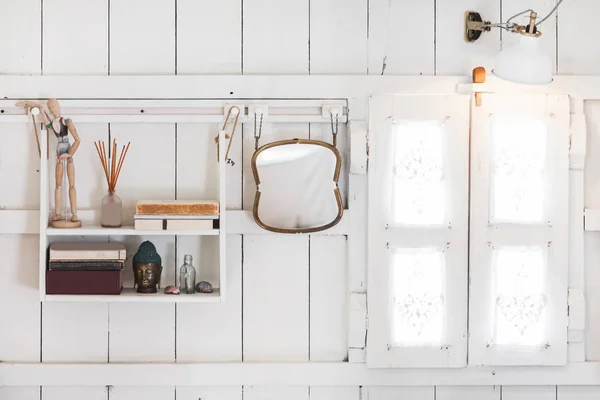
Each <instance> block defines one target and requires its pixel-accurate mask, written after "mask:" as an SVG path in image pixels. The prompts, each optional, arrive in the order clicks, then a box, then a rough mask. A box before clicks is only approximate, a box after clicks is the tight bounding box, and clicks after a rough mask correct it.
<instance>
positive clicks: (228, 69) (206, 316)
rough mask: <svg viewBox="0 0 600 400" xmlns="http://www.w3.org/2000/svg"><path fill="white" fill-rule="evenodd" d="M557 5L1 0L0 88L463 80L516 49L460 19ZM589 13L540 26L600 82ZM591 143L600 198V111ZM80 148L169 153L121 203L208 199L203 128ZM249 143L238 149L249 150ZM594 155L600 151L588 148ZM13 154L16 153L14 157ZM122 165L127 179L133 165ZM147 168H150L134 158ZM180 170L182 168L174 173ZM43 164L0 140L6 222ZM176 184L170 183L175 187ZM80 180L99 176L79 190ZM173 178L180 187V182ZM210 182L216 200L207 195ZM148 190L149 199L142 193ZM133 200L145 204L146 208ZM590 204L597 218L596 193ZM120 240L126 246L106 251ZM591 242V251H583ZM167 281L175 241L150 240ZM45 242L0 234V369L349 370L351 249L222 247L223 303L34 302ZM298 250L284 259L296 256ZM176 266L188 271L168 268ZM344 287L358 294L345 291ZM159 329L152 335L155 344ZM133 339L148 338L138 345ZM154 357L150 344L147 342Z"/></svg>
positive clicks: (245, 390) (394, 395)
mask: <svg viewBox="0 0 600 400" xmlns="http://www.w3.org/2000/svg"><path fill="white" fill-rule="evenodd" d="M553 3H554V0H528V1H523V0H420V1H415V0H391V1H390V0H312V1H311V0H218V1H206V0H204V1H201V0H87V1H81V0H79V1H78V0H19V1H16V0H0V73H1V74H44V75H60V74H86V75H98V74H100V75H103V74H110V75H132V74H229V73H230V74H374V75H377V74H381V73H382V68H383V60H384V58H385V60H386V68H385V74H398V75H433V74H438V75H468V74H470V71H471V69H472V68H473V67H474V66H476V65H485V66H486V67H488V69H489V67H490V65H491V64H490V61H491V58H492V56H493V54H494V53H495V52H496V51H498V50H499V49H500V47H501V45H506V44H509V43H510V42H511V41H512V40H514V38H513V37H510V36H509V35H504V37H505V40H504V41H501V39H502V37H501V33H500V31H498V30H497V31H494V32H491V33H488V34H486V35H484V37H483V39H482V40H480V41H479V42H478V43H476V44H466V43H464V42H463V36H462V26H463V15H464V12H465V11H466V10H468V9H473V10H478V11H480V12H481V13H482V15H483V16H484V17H485V18H486V19H489V20H492V21H498V20H499V19H500V18H501V16H503V17H504V18H506V17H507V16H508V15H512V14H514V13H515V12H517V11H520V10H521V9H523V8H528V7H531V8H534V9H536V11H538V12H539V13H540V14H544V13H545V12H546V11H547V10H549V9H550V8H551V7H552V5H553ZM599 12H600V4H597V0H565V2H564V5H563V6H562V7H561V8H560V12H559V14H558V17H557V18H554V17H553V18H551V19H550V20H548V21H547V22H546V23H545V25H544V26H543V31H544V36H543V38H542V40H543V42H544V46H545V48H546V49H547V50H548V51H550V52H552V53H553V54H554V55H555V60H556V71H557V73H559V74H596V75H598V74H600V47H599V46H598V44H597V38H598V36H599V35H600V24H598V23H597V21H596V18H597V14H598V13H599ZM586 107H587V111H588V112H589V113H591V116H590V121H589V125H590V126H591V130H592V135H591V138H590V141H591V143H592V148H591V150H590V153H592V158H591V162H590V163H589V164H590V165H591V167H590V168H589V169H590V170H589V173H588V176H587V177H588V178H590V188H592V189H593V188H594V187H596V186H598V185H599V184H600V174H599V173H598V172H597V171H598V168H595V171H594V169H593V166H597V164H598V163H599V162H600V161H598V160H600V157H599V158H598V159H594V158H593V155H596V156H597V157H598V150H597V149H600V138H599V137H600V136H599V135H600V104H587V105H586ZM78 128H79V131H80V133H81V135H82V140H83V141H84V142H87V143H88V144H90V143H91V141H92V140H98V139H104V140H107V139H108V137H109V135H111V136H112V137H117V138H118V140H119V141H121V142H123V141H126V140H129V139H132V140H133V138H137V137H140V136H141V135H144V139H145V141H144V143H143V144H142V142H141V141H139V140H136V141H135V143H136V147H138V148H139V149H142V148H143V151H144V152H146V153H151V154H155V155H157V156H160V157H161V164H160V167H155V170H153V171H151V173H152V177H151V178H146V179H141V180H140V178H139V175H136V174H134V172H133V171H132V170H124V175H123V176H122V177H121V179H120V182H119V185H120V187H121V188H126V187H129V188H130V191H129V192H128V193H124V194H123V197H124V200H125V203H126V204H127V202H132V201H133V200H134V199H136V198H138V197H140V196H142V195H141V194H140V193H145V194H147V195H152V194H153V193H158V192H160V193H162V194H163V197H164V196H167V197H172V198H175V197H178V198H186V197H187V198H193V197H197V196H210V194H211V193H213V192H214V188H215V187H214V184H211V183H210V181H209V182H208V183H207V185H208V186H207V187H206V188H200V187H198V182H199V181H202V179H204V177H199V176H196V175H194V173H193V172H190V171H189V170H190V168H192V167H193V164H192V165H189V164H186V163H189V162H190V161H189V158H186V156H195V157H210V156H212V154H213V151H214V148H213V147H212V146H211V145H210V136H211V135H205V136H201V135H198V131H199V130H214V129H215V127H212V126H203V125H186V124H179V125H178V126H175V125H168V124H162V125H157V126H155V127H147V126H131V125H128V126H123V125H121V126H120V125H119V124H111V125H110V126H108V125H106V124H104V125H103V124H93V125H89V126H82V125H79V126H78ZM292 133H293V134H294V136H295V137H299V136H305V137H308V136H311V137H320V136H323V135H328V134H329V131H328V128H327V127H326V126H325V125H323V126H320V125H312V126H309V125H308V124H304V125H303V124H298V125H283V126H282V125H278V126H275V127H274V128H273V129H272V130H271V131H268V132H265V134H264V138H265V141H266V140H271V139H274V138H280V137H287V135H289V134H292ZM242 138H243V140H242ZM238 139H239V140H237V141H236V142H235V143H234V145H233V149H232V154H233V157H234V159H237V160H239V161H240V162H238V163H236V165H235V166H233V167H231V168H230V170H229V178H228V179H229V184H228V199H227V206H228V208H233V209H241V208H244V209H249V208H251V205H252V198H253V191H252V178H251V175H250V173H249V172H250V171H249V168H248V167H249V157H250V156H251V154H252V150H253V140H252V131H251V127H250V126H248V127H244V131H243V135H240V136H238ZM594 148H595V149H596V150H595V151H594ZM15 149H16V150H15ZM130 154H132V157H131V159H129V160H128V161H129V163H128V166H132V165H134V164H135V157H134V156H133V153H130ZM138 156H139V158H138V160H139V161H140V162H141V161H142V160H143V159H144V157H143V156H141V155H140V154H139V153H138ZM183 160H188V161H183ZM76 162H77V168H78V169H77V174H78V175H77V176H78V177H79V180H78V190H79V203H80V206H81V207H82V208H93V207H97V206H98V204H99V200H100V198H101V195H102V190H101V189H99V188H98V187H96V185H95V184H93V183H92V182H93V179H96V181H99V180H98V179H101V177H100V175H99V174H100V170H99V169H98V168H97V160H96V159H95V158H94V153H93V150H92V149H91V148H90V146H87V148H82V150H80V152H79V153H78V157H77V160H76ZM36 163H37V153H36V150H35V145H34V143H33V141H32V135H31V133H30V132H29V131H27V128H26V127H25V126H21V125H15V126H10V125H3V127H2V130H1V131H0V188H2V189H1V193H0V209H2V208H7V209H35V208H37V206H38V205H39V193H38V189H37V188H38V184H37V182H38V172H37V171H36V168H35V165H36ZM176 171H177V173H176ZM81 177H91V178H92V179H90V180H87V179H86V180H84V179H82V178H81ZM175 177H176V178H175ZM211 185H212V186H211ZM140 190H142V191H143V192H140ZM142 197H143V196H142ZM586 207H593V208H600V196H599V195H598V194H597V193H593V192H592V191H591V190H589V191H588V193H587V195H586ZM111 239H118V238H111ZM599 239H600V238H598V237H594V236H592V234H590V235H589V236H588V237H586V240H587V241H588V242H589V244H590V246H588V247H591V245H593V244H594V243H597V240H599ZM154 241H155V243H156V244H157V246H158V247H159V249H160V250H162V252H163V254H164V256H163V258H164V259H165V262H166V267H167V268H166V271H167V274H174V271H175V267H176V266H177V265H178V264H180V263H181V260H180V259H176V257H175V251H174V249H175V246H177V248H178V249H180V251H179V256H181V252H182V251H185V241H184V240H181V239H180V240H179V241H178V243H177V244H175V243H172V242H168V240H167V239H164V240H163V241H161V240H158V238H155V239H154ZM37 247H38V243H37V238H36V237H35V236H34V235H21V236H19V235H2V236H0V321H1V322H0V360H3V361H19V362H28V361H31V362H40V361H41V362H50V361H53V362H61V361H69V362H122V361H136V362H143V361H167V362H169V361H171V362H172V361H179V362H183V361H197V362H198V361H242V360H243V361H308V360H313V361H317V360H318V361H342V360H344V359H345V358H346V357H347V353H348V350H347V348H348V343H347V324H346V316H347V315H348V312H347V308H348V304H347V293H348V289H349V288H348V278H347V270H346V269H347V263H346V252H347V242H346V238H345V237H343V236H316V235H313V236H272V235H246V236H244V237H241V236H239V235H237V236H234V235H232V236H230V237H229V238H228V279H229V287H228V291H229V293H228V298H227V301H226V302H225V303H223V304H220V305H202V304H179V305H174V304H111V305H108V304H59V303H45V304H40V303H39V301H38V298H37V295H38V294H37V281H36V279H37V278H36V277H37V265H38V264H37V253H38V252H37ZM290 254H293V257H290ZM587 257H588V259H587V260H586V261H587V263H588V271H589V275H588V277H589V279H587V282H588V283H587V285H588V286H587V289H588V299H587V300H588V302H589V305H588V310H589V311H590V314H591V315H593V314H596V315H597V311H598V310H600V284H598V278H600V273H598V272H597V270H598V269H597V268H594V267H593V266H594V265H597V263H598V261H600V252H590V253H589V254H588V255H587ZM178 258H180V257H178ZM350 284H351V285H352V282H351V283H350ZM588 325H589V328H588V334H587V336H588V338H591V339H590V340H588V346H587V349H588V350H587V352H588V354H587V356H588V359H589V360H600V346H598V345H595V344H594V341H595V338H597V337H598V334H599V333H600V323H599V322H596V321H594V320H593V318H589V319H588ZM148 326H152V330H150V331H149V330H148ZM140 339H141V340H140ZM152 343H154V344H153V345H151V344H152ZM242 396H243V398H244V399H245V400H271V399H273V400H278V399H284V398H285V399H290V400H308V399H309V398H310V399H311V400H312V399H315V400H321V399H323V400H325V399H340V400H342V399H344V400H346V399H347V400H359V399H371V400H388V399H390V400H392V399H394V400H395V399H410V400H434V399H437V400H500V399H502V400H521V399H534V400H551V399H552V400H554V399H559V400H588V399H589V400H591V399H597V398H599V396H600V387H598V388H596V387H556V386H551V387H539V386H536V387H533V386H532V387H522V386H520V387H485V386H484V387H481V386H480V387H361V388H359V387H335V388H323V387H314V388H311V387H227V388H219V387H198V388H194V387H178V388H176V387H159V388H151V389H148V388H135V387H118V386H116V387H110V388H107V387H96V388H95V387H43V388H39V387H5V388H2V387H0V399H1V400H32V399H36V400H38V399H40V400H41V399H43V400H52V399H61V400H72V399H80V398H85V399H91V400H96V399H98V400H99V399H111V400H122V399H123V400H124V399H145V400H154V399H156V400H166V399H169V400H171V399H179V400H195V399H199V398H202V399H204V400H206V399H208V400H213V399H214V400H221V399H223V400H236V399H237V400H241V399H242Z"/></svg>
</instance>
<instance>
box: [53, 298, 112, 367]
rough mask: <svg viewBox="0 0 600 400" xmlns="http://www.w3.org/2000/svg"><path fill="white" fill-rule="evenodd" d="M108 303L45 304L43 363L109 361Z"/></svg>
mask: <svg viewBox="0 0 600 400" xmlns="http://www.w3.org/2000/svg"><path fill="white" fill-rule="evenodd" d="M107 313H108V303H83V304H82V303H44V309H43V313H42V335H43V338H42V360H43V361H44V362H66V361H71V362H73V361H80V362H106V361H107V358H108V352H107V345H108V318H107Z"/></svg>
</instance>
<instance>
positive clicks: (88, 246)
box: [49, 242, 127, 261]
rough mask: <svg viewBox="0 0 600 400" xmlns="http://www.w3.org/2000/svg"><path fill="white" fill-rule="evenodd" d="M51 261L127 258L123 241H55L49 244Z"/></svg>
mask: <svg viewBox="0 0 600 400" xmlns="http://www.w3.org/2000/svg"><path fill="white" fill-rule="evenodd" d="M49 253H50V254H49V260H50V261H81V260H125V258H126V255H127V254H126V250H125V245H124V244H122V243H97V242H55V243H51V244H50V246H49Z"/></svg>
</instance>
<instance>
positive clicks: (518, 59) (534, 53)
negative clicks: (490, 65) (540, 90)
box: [492, 35, 552, 85]
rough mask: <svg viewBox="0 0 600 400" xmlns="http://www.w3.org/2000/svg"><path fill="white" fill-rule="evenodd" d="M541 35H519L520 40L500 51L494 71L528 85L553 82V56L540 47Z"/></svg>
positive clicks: (495, 73)
mask: <svg viewBox="0 0 600 400" xmlns="http://www.w3.org/2000/svg"><path fill="white" fill-rule="evenodd" d="M539 43H540V39H539V37H534V36H527V35H519V42H518V43H517V44H515V45H513V46H510V47H508V48H506V49H504V50H502V51H501V52H500V54H499V55H498V58H497V59H496V67H495V68H494V69H493V70H492V73H493V74H494V75H496V76H497V77H498V78H501V79H505V80H507V81H511V82H515V83H524V84H528V85H544V84H547V83H550V82H552V58H550V56H549V55H548V54H546V52H545V51H543V50H542V49H541V48H540V44H539Z"/></svg>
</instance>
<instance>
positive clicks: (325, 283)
mask: <svg viewBox="0 0 600 400" xmlns="http://www.w3.org/2000/svg"><path fill="white" fill-rule="evenodd" d="M346 243H347V241H346V237H345V236H318V235H313V236H311V237H310V360H311V361H343V360H344V359H345V358H346V357H347V356H348V315H349V313H348V276H347V273H346V269H347V265H348V263H347V259H346V254H347V248H346ZM311 397H312V392H311Z"/></svg>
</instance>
